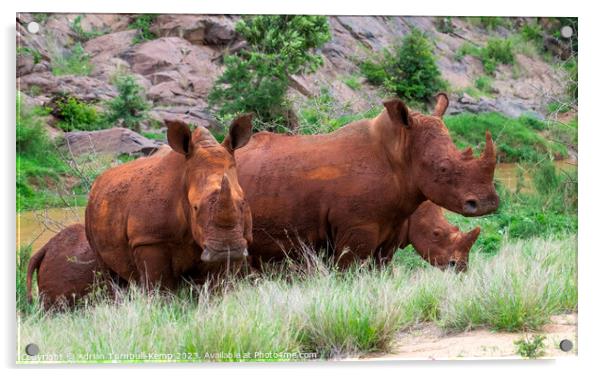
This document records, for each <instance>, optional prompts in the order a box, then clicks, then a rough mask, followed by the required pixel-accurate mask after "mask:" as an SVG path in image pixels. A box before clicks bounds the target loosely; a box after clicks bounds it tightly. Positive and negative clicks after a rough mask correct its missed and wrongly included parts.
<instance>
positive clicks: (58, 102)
mask: <svg viewBox="0 0 602 377" xmlns="http://www.w3.org/2000/svg"><path fill="white" fill-rule="evenodd" d="M54 106H55V107H56V109H55V111H54V113H55V115H56V116H57V117H58V118H59V119H60V121H59V122H58V127H59V128H60V129H62V130H63V131H65V132H69V131H74V130H83V131H92V130H98V129H101V128H103V124H102V123H101V120H100V116H99V115H98V113H97V112H96V109H95V108H94V107H92V106H90V105H88V104H87V103H85V102H82V101H80V100H78V99H77V98H75V97H71V96H68V95H65V96H60V97H58V98H57V99H55V101H54Z"/></svg>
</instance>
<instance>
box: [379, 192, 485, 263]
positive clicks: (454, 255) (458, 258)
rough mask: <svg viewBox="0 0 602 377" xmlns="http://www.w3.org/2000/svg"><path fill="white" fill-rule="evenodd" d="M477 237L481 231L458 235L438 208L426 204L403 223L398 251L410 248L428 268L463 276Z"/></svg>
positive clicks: (457, 230) (427, 202) (478, 228)
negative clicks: (458, 273) (453, 272)
mask: <svg viewBox="0 0 602 377" xmlns="http://www.w3.org/2000/svg"><path fill="white" fill-rule="evenodd" d="M480 233H481V228H480V227H476V228H474V229H472V230H471V231H470V232H467V233H464V232H462V231H460V229H459V228H458V227H457V226H455V225H453V224H450V223H449V222H448V221H447V219H446V218H445V216H444V215H443V209H442V208H441V207H439V206H438V205H436V204H435V203H433V202H431V201H430V200H427V201H425V202H423V203H422V204H420V206H418V208H417V209H416V211H414V213H412V215H411V216H410V217H409V218H408V219H407V220H406V221H405V222H404V223H403V225H402V227H401V244H400V245H399V247H400V248H402V249H403V248H405V247H407V246H408V245H412V246H414V249H415V250H416V252H417V253H418V254H419V255H420V256H421V257H422V259H424V260H425V261H427V262H429V263H430V264H431V265H433V266H435V267H438V268H440V269H446V268H451V269H453V270H455V271H458V272H464V271H466V270H467V268H468V257H469V253H470V250H471V248H472V246H473V245H474V243H475V241H476V240H477V238H479V234H480ZM391 257H392V254H389V255H387V256H386V257H385V258H384V260H383V261H381V262H385V263H386V262H389V261H390V260H391Z"/></svg>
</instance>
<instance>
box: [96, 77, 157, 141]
mask: <svg viewBox="0 0 602 377" xmlns="http://www.w3.org/2000/svg"><path fill="white" fill-rule="evenodd" d="M116 86H117V92H118V95H117V97H115V98H113V99H112V100H110V101H109V102H108V103H107V107H108V109H107V113H106V115H105V122H107V123H108V124H111V125H112V124H114V123H115V122H118V121H120V122H121V123H122V124H123V126H125V127H127V128H130V129H132V130H135V131H136V132H140V123H141V122H142V121H144V120H145V119H147V118H148V114H147V112H148V109H149V108H150V104H149V103H148V101H147V100H146V96H145V94H144V91H143V88H142V87H141V86H140V85H139V84H138V83H137V82H136V79H135V78H134V77H133V76H129V75H126V76H121V77H118V78H117V79H116Z"/></svg>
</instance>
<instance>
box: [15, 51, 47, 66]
mask: <svg viewBox="0 0 602 377" xmlns="http://www.w3.org/2000/svg"><path fill="white" fill-rule="evenodd" d="M17 55H30V56H31V57H32V58H33V64H38V63H40V62H41V61H42V54H41V53H40V51H38V50H36V49H35V48H32V47H17Z"/></svg>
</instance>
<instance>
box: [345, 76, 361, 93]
mask: <svg viewBox="0 0 602 377" xmlns="http://www.w3.org/2000/svg"><path fill="white" fill-rule="evenodd" d="M343 82H344V83H345V85H347V86H348V87H350V88H351V89H353V90H358V89H360V88H361V87H362V84H361V83H360V81H359V79H358V77H357V76H349V77H346V78H345V79H343Z"/></svg>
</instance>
